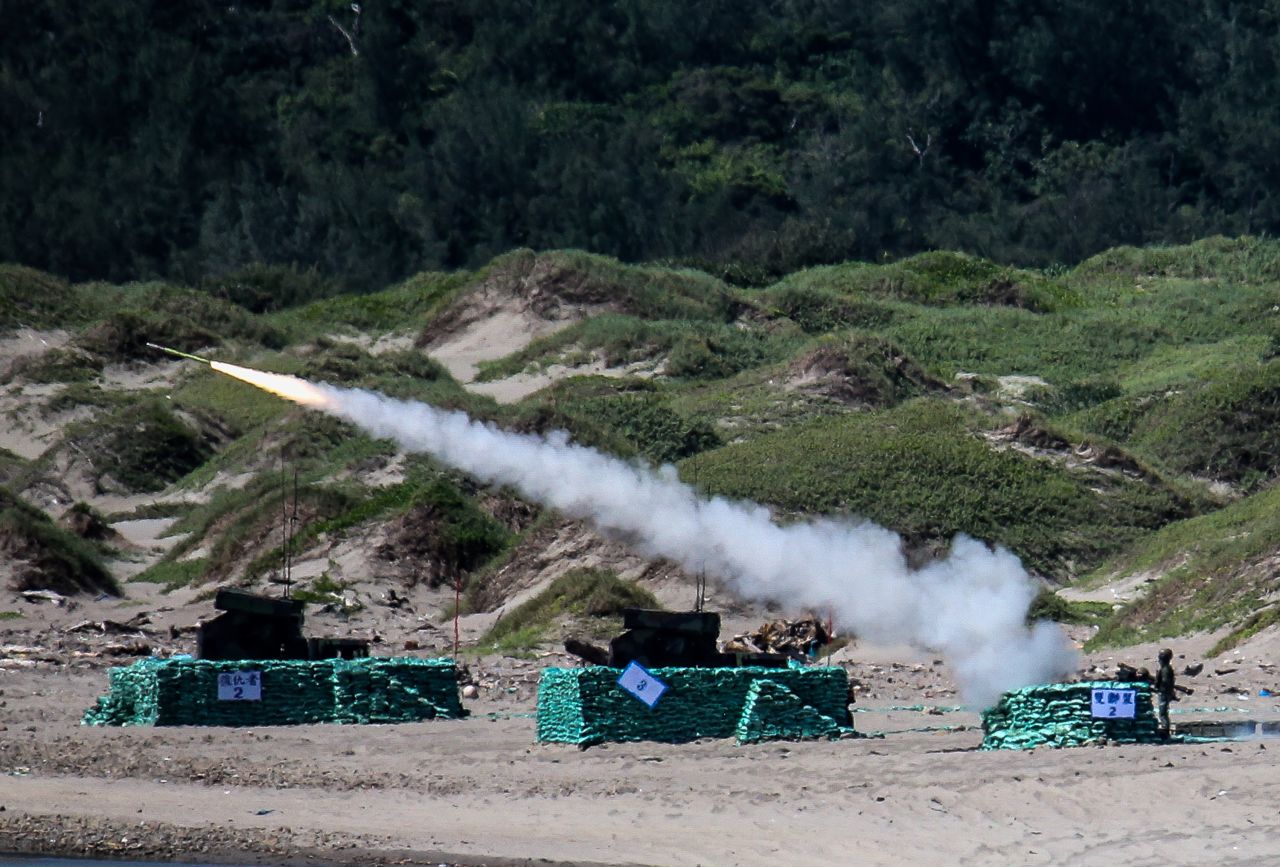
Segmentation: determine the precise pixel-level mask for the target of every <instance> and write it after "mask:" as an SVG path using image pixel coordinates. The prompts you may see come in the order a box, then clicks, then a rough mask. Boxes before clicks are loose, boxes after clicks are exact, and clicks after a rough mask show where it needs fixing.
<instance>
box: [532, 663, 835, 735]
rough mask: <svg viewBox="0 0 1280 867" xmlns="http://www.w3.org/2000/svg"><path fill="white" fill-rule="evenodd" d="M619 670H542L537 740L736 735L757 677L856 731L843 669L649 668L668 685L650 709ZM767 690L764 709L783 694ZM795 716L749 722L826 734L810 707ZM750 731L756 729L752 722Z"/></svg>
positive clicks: (774, 729) (786, 731)
mask: <svg viewBox="0 0 1280 867" xmlns="http://www.w3.org/2000/svg"><path fill="white" fill-rule="evenodd" d="M621 673H622V672H621V671H620V670H619V669H616V668H607V667H604V666H590V667H587V668H547V669H544V670H543V672H542V678H541V680H540V681H539V683H538V740H539V741H541V742H544V743H569V744H579V745H585V744H597V743H604V742H606V741H660V742H663V743H686V742H688V741H692V740H697V739H698V738H730V737H735V736H736V735H737V734H738V728H739V726H740V724H741V723H742V719H743V711H744V709H745V708H746V704H747V698H748V694H749V693H750V692H751V690H752V687H753V684H755V683H757V682H758V681H765V682H769V683H773V684H776V685H777V686H779V687H781V688H782V689H783V690H785V691H786V692H788V693H789V694H790V695H791V697H792V699H793V700H794V701H795V702H796V703H798V704H799V705H800V706H802V707H803V706H808V707H809V708H810V709H812V710H813V712H814V713H815V714H816V715H817V716H821V717H827V718H828V719H830V720H832V721H833V722H834V723H835V724H836V725H837V726H838V727H842V730H850V731H851V730H852V729H851V727H850V722H849V719H850V718H849V710H848V696H849V677H848V674H847V673H846V672H845V670H844V669H843V668H838V667H815V668H658V669H654V670H653V672H652V674H653V676H654V677H655V678H656V679H657V680H659V681H661V682H662V683H665V684H666V686H667V690H666V692H664V693H663V694H662V697H661V698H660V699H659V700H658V702H657V704H656V705H655V706H654V707H653V708H650V707H648V706H647V705H646V704H644V703H643V702H641V701H640V700H639V699H637V698H635V697H634V696H633V695H631V694H630V693H628V692H627V691H626V690H624V689H623V688H622V687H621V686H619V685H618V683H617V680H618V677H619V676H620V675H621ZM761 690H765V692H763V693H762V692H761ZM770 690H771V688H769V687H758V688H757V702H758V701H759V700H760V696H761V695H765V696H767V697H768V700H767V701H765V702H764V703H763V704H762V705H761V713H764V712H765V711H766V710H768V709H769V708H771V707H773V706H774V705H775V704H776V703H777V702H778V701H779V700H780V697H781V696H782V693H779V692H773V691H770ZM756 716H757V717H759V716H760V714H756ZM783 716H786V715H785V714H780V716H779V718H780V719H781V718H782V717H783ZM801 717H803V719H804V721H803V722H801V721H800V720H801ZM792 723H793V724H792V726H791V727H790V728H788V727H787V726H786V725H785V724H782V723H776V724H770V725H768V726H765V725H762V724H757V723H752V724H751V726H755V727H756V728H757V729H759V732H760V733H761V736H762V737H763V736H764V735H765V732H766V730H767V731H768V733H769V734H768V736H770V737H785V738H801V737H813V736H815V734H816V733H818V732H819V730H820V729H821V730H822V731H821V734H826V733H827V731H826V726H825V725H822V724H820V723H818V722H817V721H816V718H814V717H811V716H809V715H808V714H807V713H805V714H801V715H800V716H794V719H793V720H792ZM751 726H748V729H751ZM747 733H748V734H749V736H753V735H754V734H755V729H751V730H750V731H748V732H747Z"/></svg>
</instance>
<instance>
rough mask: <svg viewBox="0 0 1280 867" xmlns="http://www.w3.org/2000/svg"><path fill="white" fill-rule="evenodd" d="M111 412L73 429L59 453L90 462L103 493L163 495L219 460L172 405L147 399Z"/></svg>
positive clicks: (117, 403) (48, 457)
mask: <svg viewBox="0 0 1280 867" xmlns="http://www.w3.org/2000/svg"><path fill="white" fill-rule="evenodd" d="M111 403H113V404H114V406H112V407H111V408H109V409H108V411H107V412H105V413H103V414H101V415H98V416H96V417H94V418H92V419H89V420H86V421H79V422H75V423H74V424H72V425H69V426H68V428H67V430H66V431H65V433H64V434H63V437H62V439H61V441H60V444H59V446H58V447H57V448H55V449H53V450H51V451H50V452H47V453H46V457H43V458H41V461H40V462H39V463H42V464H48V463H49V461H50V460H52V455H53V454H54V453H67V454H68V456H69V457H73V459H79V460H81V461H83V462H84V464H85V466H86V469H87V471H88V473H89V475H90V476H91V477H92V481H93V483H94V485H95V487H96V488H97V489H98V490H100V491H108V490H114V491H119V490H124V491H130V492H152V491H159V490H161V489H163V488H164V487H166V486H167V485H169V484H170V483H172V482H175V481H177V480H178V479H180V478H182V477H183V476H185V475H186V474H187V473H190V472H191V471H192V470H194V469H195V468H196V467H199V466H200V465H201V464H203V463H204V462H205V461H206V460H208V459H209V457H210V456H211V455H212V454H213V449H212V446H211V445H210V443H209V441H208V439H207V438H206V436H205V435H204V434H203V433H202V432H201V431H198V430H196V429H195V428H193V427H192V426H191V425H190V424H188V423H187V422H186V421H184V420H183V419H181V418H179V417H178V416H177V415H176V414H175V413H174V412H173V410H172V408H171V406H170V404H169V402H168V401H165V400H163V399H162V398H160V397H157V396H154V395H149V394H146V393H142V394H140V395H137V396H130V397H129V398H127V399H121V400H118V401H112V402H111Z"/></svg>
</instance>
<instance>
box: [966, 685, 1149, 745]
mask: <svg viewBox="0 0 1280 867" xmlns="http://www.w3.org/2000/svg"><path fill="white" fill-rule="evenodd" d="M1095 689H1105V690H1133V691H1134V693H1135V695H1134V701H1135V703H1136V704H1135V708H1134V717H1133V719H1123V718H1116V719H1110V718H1106V717H1095V716H1093V713H1092V709H1091V707H1092V704H1091V702H1092V693H1093V690H1095ZM982 729H983V731H984V732H985V733H986V734H985V736H984V737H983V739H982V749H984V750H1025V749H1033V748H1035V747H1039V746H1051V747H1077V746H1085V745H1088V744H1099V743H1105V742H1107V741H1115V742H1117V743H1122V744H1155V743H1163V742H1164V738H1162V737H1161V736H1160V734H1159V733H1158V732H1157V730H1156V717H1155V711H1154V710H1153V708H1152V704H1151V684H1149V683H1144V682H1136V683H1125V682H1119V681H1110V680H1100V681H1085V682H1083V683H1050V684H1043V685H1041V686H1028V687H1026V688H1024V689H1015V690H1013V691H1012V692H1006V693H1005V694H1004V695H1003V696H1001V698H1000V701H999V703H998V704H996V706H995V707H993V708H991V709H990V710H988V711H987V712H986V713H984V714H983V715H982Z"/></svg>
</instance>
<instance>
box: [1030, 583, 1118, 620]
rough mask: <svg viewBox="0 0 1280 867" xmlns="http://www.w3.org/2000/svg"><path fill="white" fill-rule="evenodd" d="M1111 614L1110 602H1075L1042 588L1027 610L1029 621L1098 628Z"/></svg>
mask: <svg viewBox="0 0 1280 867" xmlns="http://www.w3.org/2000/svg"><path fill="white" fill-rule="evenodd" d="M1111 612H1112V607H1111V603H1109V602H1073V601H1071V600H1068V599H1063V598H1062V597H1061V596H1059V595H1058V594H1057V593H1054V592H1053V591H1052V590H1050V589H1049V588H1047V587H1042V588H1040V592H1039V593H1037V594H1036V598H1035V599H1033V600H1032V601H1031V607H1030V608H1029V609H1028V610H1027V621H1028V622H1035V621H1037V620H1053V621H1056V622H1058V623H1070V624H1074V625H1089V626H1096V625H1098V623H1099V622H1100V621H1102V620H1104V619H1106V618H1107V617H1109V616H1110V615H1111Z"/></svg>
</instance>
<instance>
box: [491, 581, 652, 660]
mask: <svg viewBox="0 0 1280 867" xmlns="http://www.w3.org/2000/svg"><path fill="white" fill-rule="evenodd" d="M661 607H662V606H660V605H659V604H658V600H657V599H655V598H654V596H653V594H652V593H650V592H649V591H648V590H645V589H644V588H642V587H640V586H638V585H637V584H635V583H634V582H631V581H624V580H623V579H621V578H619V577H618V576H617V575H615V574H614V573H612V572H609V571H607V570H602V569H573V570H571V571H569V572H566V573H565V574H563V575H561V576H560V577H559V578H557V579H555V580H554V581H552V582H551V584H550V586H548V587H547V588H546V589H545V590H543V591H542V592H541V593H539V594H538V595H537V596H534V597H533V598H532V599H530V600H528V601H527V602H524V603H523V604H521V605H519V606H517V607H516V608H515V610H513V611H509V612H507V613H506V614H504V615H503V616H502V617H501V618H500V619H499V620H498V622H497V623H495V624H494V625H493V627H492V628H490V630H489V631H488V633H486V634H485V636H484V638H482V639H481V641H480V645H481V646H482V647H491V648H494V649H496V650H499V651H507V652H510V651H519V650H525V649H528V648H530V647H533V646H535V645H537V644H538V643H539V642H540V641H542V640H543V639H544V638H545V636H546V633H547V631H548V630H550V629H551V627H552V626H554V625H555V623H556V622H557V621H558V620H560V619H561V618H572V619H574V620H576V621H578V622H579V623H584V622H585V623H586V624H587V625H588V626H589V627H590V629H591V631H593V632H596V633H600V634H605V633H608V632H609V631H611V630H615V629H617V627H618V624H619V623H620V618H621V616H622V610H623V609H624V608H661ZM592 620H594V621H595V623H594V624H592V623H591V622H590V621H592Z"/></svg>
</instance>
